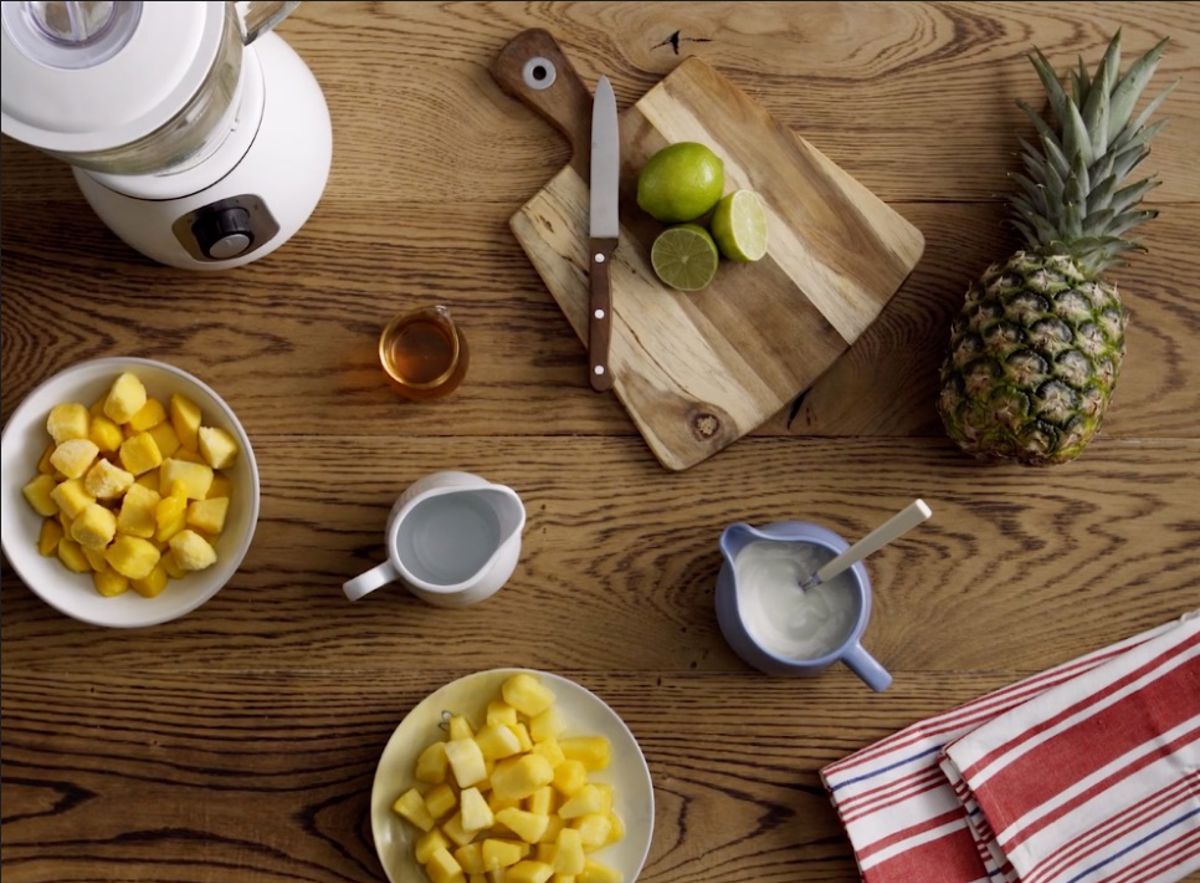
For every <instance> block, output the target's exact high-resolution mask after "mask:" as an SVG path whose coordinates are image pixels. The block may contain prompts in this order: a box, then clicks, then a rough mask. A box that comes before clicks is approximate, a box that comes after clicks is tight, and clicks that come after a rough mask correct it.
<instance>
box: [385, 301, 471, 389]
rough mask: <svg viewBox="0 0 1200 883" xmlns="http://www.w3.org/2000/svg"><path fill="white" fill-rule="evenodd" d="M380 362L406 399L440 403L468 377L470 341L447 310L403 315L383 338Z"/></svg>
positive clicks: (396, 319)
mask: <svg viewBox="0 0 1200 883" xmlns="http://www.w3.org/2000/svg"><path fill="white" fill-rule="evenodd" d="M379 362H380V364H381V365H383V370H384V371H386V372H387V376H388V379H389V380H391V382H392V386H394V387H395V388H396V390H397V392H399V393H400V394H401V395H402V396H404V397H405V398H408V399H414V400H423V399H438V398H441V397H442V396H446V395H449V394H450V393H452V392H454V390H455V389H456V388H457V387H458V385H459V384H460V383H461V382H462V379H463V376H464V375H465V374H466V373H467V362H468V355H467V341H466V339H465V338H464V337H463V336H462V332H461V331H459V330H458V326H457V325H455V324H454V320H453V319H451V318H450V311H449V310H448V309H446V308H445V307H442V306H437V307H429V308H428V309H424V310H416V311H415V312H411V313H403V314H401V315H399V316H397V317H396V318H394V319H392V321H391V322H389V323H388V324H387V327H386V328H384V329H383V333H382V334H380V335H379Z"/></svg>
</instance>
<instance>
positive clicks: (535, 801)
mask: <svg viewBox="0 0 1200 883" xmlns="http://www.w3.org/2000/svg"><path fill="white" fill-rule="evenodd" d="M527 809H528V810H529V811H530V812H531V813H533V814H534V815H538V816H548V815H550V813H552V812H554V810H555V806H554V789H553V788H551V787H550V786H549V785H545V786H543V787H541V788H538V789H537V790H536V791H534V792H533V793H532V794H530V795H529V801H528V804H527ZM531 842H532V841H531Z"/></svg>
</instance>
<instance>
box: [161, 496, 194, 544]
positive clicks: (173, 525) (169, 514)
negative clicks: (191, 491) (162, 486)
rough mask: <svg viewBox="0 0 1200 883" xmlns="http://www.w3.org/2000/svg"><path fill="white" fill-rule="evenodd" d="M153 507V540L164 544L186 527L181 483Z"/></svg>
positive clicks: (185, 505) (184, 497) (185, 509)
mask: <svg viewBox="0 0 1200 883" xmlns="http://www.w3.org/2000/svg"><path fill="white" fill-rule="evenodd" d="M172 490H173V492H172V493H170V494H167V496H165V497H161V498H160V499H159V501H158V503H157V504H156V505H155V507H154V523H155V531H154V539H155V541H157V542H160V543H164V542H167V541H169V540H170V539H171V537H173V536H175V534H177V533H179V532H180V531H181V530H183V529H184V528H185V527H186V526H187V496H186V491H185V490H184V488H183V485H182V483H181V484H180V485H179V486H178V487H174V488H172Z"/></svg>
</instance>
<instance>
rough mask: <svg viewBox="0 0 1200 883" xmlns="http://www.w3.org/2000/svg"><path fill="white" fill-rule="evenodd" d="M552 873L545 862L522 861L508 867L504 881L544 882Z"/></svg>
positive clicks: (552, 870) (513, 882)
mask: <svg viewBox="0 0 1200 883" xmlns="http://www.w3.org/2000/svg"><path fill="white" fill-rule="evenodd" d="M553 873H554V868H552V867H550V865H548V864H546V863H545V862H532V861H523V862H520V863H518V864H516V865H514V866H513V867H511V868H509V869H508V873H506V874H505V875H504V883H546V881H547V880H549V879H550V876H551V875H552V874H553Z"/></svg>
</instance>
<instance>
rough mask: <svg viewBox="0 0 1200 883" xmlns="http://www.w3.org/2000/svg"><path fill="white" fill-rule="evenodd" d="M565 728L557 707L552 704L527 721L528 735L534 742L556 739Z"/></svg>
mask: <svg viewBox="0 0 1200 883" xmlns="http://www.w3.org/2000/svg"><path fill="white" fill-rule="evenodd" d="M566 728H567V727H566V724H565V723H563V719H562V716H561V715H560V714H559V713H558V709H557V708H555V707H554V706H553V705H552V706H550V707H549V708H547V709H546V710H545V711H543V712H542V713H541V714H539V715H538V716H537V717H535V718H533V719H532V720H531V721H530V722H529V735H530V737H531V738H532V739H533V741H534V742H545V741H546V740H547V739H557V738H558V737H559V736H561V735H562V733H563V730H565V729H566Z"/></svg>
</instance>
